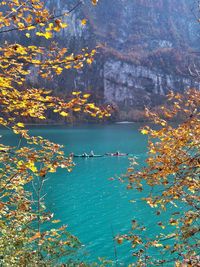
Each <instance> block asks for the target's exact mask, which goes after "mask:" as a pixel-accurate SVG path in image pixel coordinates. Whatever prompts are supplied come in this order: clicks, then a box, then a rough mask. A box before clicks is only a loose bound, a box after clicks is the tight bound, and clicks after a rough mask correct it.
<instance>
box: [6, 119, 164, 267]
mask: <svg viewBox="0 0 200 267" xmlns="http://www.w3.org/2000/svg"><path fill="white" fill-rule="evenodd" d="M140 127H141V125H140V124H137V123H135V124H124V125H123V124H114V125H88V126H76V127H61V126H57V127H56V126H54V127H43V128H41V127H40V128H39V127H38V128H32V129H31V133H32V134H34V135H41V136H43V137H46V138H48V139H49V140H51V141H54V142H57V143H59V144H63V145H64V146H65V152H66V153H70V152H74V153H75V154H82V153H83V152H87V153H89V152H90V151H91V150H93V151H94V153H95V154H104V153H106V152H115V151H120V152H124V153H131V154H133V155H135V156H137V157H138V160H139V161H140V162H142V161H144V160H145V157H146V145H147V139H146V137H145V136H143V135H141V134H140V132H139V128H140ZM1 134H2V135H3V137H2V139H4V140H5V141H6V142H11V143H12V144H14V143H15V140H14V139H13V137H12V135H11V134H10V133H9V132H8V131H4V130H1ZM2 141H3V140H2ZM74 161H75V164H76V166H75V167H74V169H73V172H71V173H66V172H65V171H63V170H59V171H58V173H56V174H52V175H50V176H49V180H48V181H47V182H46V185H45V190H46V191H47V197H46V201H47V208H48V209H49V210H51V212H53V213H54V219H60V220H61V223H60V224H58V226H60V225H63V224H67V225H68V230H69V231H70V232H71V233H72V234H74V235H76V236H77V237H78V238H79V239H80V241H81V242H82V244H83V247H82V249H81V250H80V252H79V253H78V257H79V258H80V259H81V260H89V261H95V260H97V258H98V257H105V258H107V259H111V260H116V258H117V259H118V262H119V263H121V264H120V265H121V266H128V263H130V262H131V260H132V255H131V254H132V250H131V245H130V244H128V243H127V242H125V243H123V244H122V245H119V244H116V243H114V242H113V237H114V236H115V235H117V234H125V233H128V232H129V231H130V230H131V220H133V219H139V220H140V222H141V223H144V224H145V226H147V228H148V230H147V231H145V232H144V235H146V236H149V237H150V236H151V235H153V234H154V233H155V232H158V231H160V227H159V226H158V225H157V221H158V220H160V219H161V218H155V217H156V216H155V210H153V209H151V208H150V207H149V206H148V205H146V203H145V202H144V201H142V200H140V199H141V197H142V196H143V195H144V193H139V192H137V191H135V190H127V189H126V185H125V184H123V183H120V182H119V180H118V177H119V176H120V175H122V174H123V173H125V172H126V169H127V167H128V166H129V159H128V157H118V158H117V157H102V158H86V159H84V158H75V159H74ZM110 178H115V179H114V180H113V179H110ZM136 200H139V201H136ZM135 201H136V202H135ZM167 216H168V214H167V213H166V214H164V217H166V219H167ZM115 250H116V253H115ZM155 253H156V252H155ZM168 266H169V265H168Z"/></svg>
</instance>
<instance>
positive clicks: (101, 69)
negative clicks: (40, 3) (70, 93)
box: [46, 0, 200, 109]
mask: <svg viewBox="0 0 200 267" xmlns="http://www.w3.org/2000/svg"><path fill="white" fill-rule="evenodd" d="M83 2H85V4H84V5H82V6H81V7H79V8H78V9H77V10H76V11H75V12H73V14H72V15H71V16H70V19H67V20H68V22H69V21H70V20H71V22H70V26H69V28H68V29H66V30H63V31H62V33H61V34H59V35H58V36H57V40H58V41H59V42H61V43H62V44H63V45H65V46H69V48H70V50H71V51H77V50H79V48H80V47H82V46H89V47H94V46H95V45H96V44H101V46H102V49H100V50H99V55H98V56H97V57H96V60H95V63H94V64H93V65H92V66H88V67H86V68H84V69H83V70H81V71H79V73H78V75H77V74H75V73H74V72H73V71H71V72H69V73H68V75H67V76H65V75H62V76H61V77H59V78H58V79H57V80H56V83H55V85H56V87H57V88H58V90H60V88H62V90H64V91H65V90H71V89H74V88H77V89H80V90H84V89H85V90H87V91H92V92H93V94H94V97H95V98H96V99H97V100H98V101H100V102H103V101H104V102H112V103H116V104H117V105H119V106H120V107H122V108H132V109H134V108H136V109H140V108H143V106H144V105H146V104H149V105H154V104H159V98H160V97H162V96H163V95H165V94H166V93H167V91H168V90H169V89H173V90H184V89H185V88H187V87H190V86H195V87H197V88H199V87H200V86H199V83H198V82H199V81H198V80H195V79H192V78H191V76H190V75H189V72H188V66H189V65H190V64H192V63H193V60H195V59H194V58H193V55H194V53H192V51H195V50H198V51H199V48H200V47H199V37H200V35H199V29H200V25H199V24H198V23H197V22H196V19H195V17H194V15H193V13H192V12H191V9H192V8H194V9H195V6H194V2H195V1H193V0H157V1H155V0H109V1H108V0H99V4H98V5H97V7H92V5H91V4H90V1H89V0H85V1H83ZM46 3H47V7H48V8H50V9H52V10H53V9H55V10H56V13H58V14H59V13H63V12H66V11H67V10H69V9H70V8H71V7H72V6H73V5H74V4H75V1H73V0H69V1H66V0H48V1H46ZM83 18H87V20H88V24H87V27H85V28H83V27H81V26H80V20H81V19H83ZM157 100H158V101H157Z"/></svg>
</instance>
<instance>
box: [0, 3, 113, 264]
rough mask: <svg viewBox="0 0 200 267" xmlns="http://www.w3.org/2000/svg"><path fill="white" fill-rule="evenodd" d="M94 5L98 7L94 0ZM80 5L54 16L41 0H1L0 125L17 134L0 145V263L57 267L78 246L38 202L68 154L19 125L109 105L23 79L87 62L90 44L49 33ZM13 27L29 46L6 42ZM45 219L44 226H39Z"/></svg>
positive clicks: (97, 113)
mask: <svg viewBox="0 0 200 267" xmlns="http://www.w3.org/2000/svg"><path fill="white" fill-rule="evenodd" d="M92 3H93V5H96V4H97V1H92ZM80 5H81V2H78V4H77V5H76V6H74V7H73V8H72V9H71V10H70V11H69V12H67V13H65V14H58V15H55V14H53V13H51V12H50V11H49V10H47V9H46V8H45V6H44V3H43V2H42V1H40V0H32V1H27V0H12V1H1V3H0V8H1V12H0V34H1V36H3V37H4V38H3V39H4V41H3V42H2V41H1V45H0V110H1V116H0V124H1V126H3V127H6V128H7V129H9V130H10V131H11V132H12V133H13V134H15V135H16V136H17V139H18V142H17V144H16V145H14V146H9V145H5V144H3V143H2V144H1V145H0V161H1V164H0V228H1V233H0V265H1V266H55V265H58V263H60V264H61V262H62V261H65V262H66V261H67V260H68V259H69V258H66V257H68V256H69V255H71V254H73V253H75V252H76V250H77V249H78V248H79V247H80V242H79V241H78V239H77V238H76V237H74V236H73V235H71V234H70V233H69V232H68V231H67V229H66V226H65V225H63V226H61V227H59V228H58V227H55V225H56V224H57V223H58V222H59V220H55V219H54V218H53V214H52V213H51V212H48V211H47V210H46V208H45V204H44V197H45V195H44V192H43V185H44V183H45V181H46V179H47V177H48V173H53V172H56V170H57V169H58V168H64V169H66V170H67V171H71V170H72V168H73V162H72V159H71V158H70V157H68V156H65V155H64V152H63V150H62V146H61V145H58V144H54V143H52V142H50V141H49V140H46V139H44V138H42V137H41V136H31V135H30V133H29V131H28V129H26V127H25V125H24V123H23V121H24V118H37V119H39V120H44V119H46V114H47V111H48V110H52V111H53V112H55V113H58V114H60V116H63V117H67V116H70V114H71V112H72V111H73V112H84V113H87V114H89V115H91V116H93V117H99V118H102V117H104V116H109V110H108V109H107V108H98V107H97V106H96V105H95V104H94V103H91V102H89V97H90V95H89V94H87V93H84V94H82V93H81V92H77V91H76V92H73V93H72V95H71V97H69V98H70V99H69V98H68V100H67V101H65V100H64V99H61V98H60V97H57V96H54V95H53V94H52V92H51V91H49V90H48V88H47V89H43V88H35V87H32V86H30V85H29V83H28V82H27V77H28V76H29V75H31V72H32V71H33V69H34V70H36V71H37V73H38V75H40V77H41V79H51V80H52V79H53V77H54V75H59V74H61V73H62V72H63V71H66V70H68V69H70V68H74V69H79V68H82V67H83V65H84V64H91V63H92V61H93V56H94V55H95V53H96V50H95V49H93V50H92V51H88V49H87V48H85V49H84V48H83V49H82V50H81V51H80V54H78V55H74V54H70V53H68V50H67V48H60V47H59V45H58V44H57V43H56V42H55V39H53V37H54V33H55V32H59V31H60V30H61V29H63V28H65V27H68V25H67V24H66V23H65V22H64V18H65V16H69V15H70V13H71V12H73V10H74V9H75V8H78V7H79V6H80ZM14 32H17V33H18V34H21V35H22V36H23V38H22V39H27V42H25V43H27V45H24V44H23V43H11V42H10V40H11V38H10V34H11V33H14ZM34 35H36V36H38V38H43V39H45V40H46V42H44V43H45V46H44V47H42V46H37V45H33V44H31V42H32V39H31V38H32V36H34ZM51 39H52V40H51ZM41 43H42V42H41ZM44 223H47V224H48V229H49V230H44V227H43V224H44ZM69 266H70V265H69ZM71 266H74V265H73V264H71ZM76 266H78V263H77V264H76Z"/></svg>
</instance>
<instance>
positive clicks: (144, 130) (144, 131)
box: [141, 129, 149, 134]
mask: <svg viewBox="0 0 200 267" xmlns="http://www.w3.org/2000/svg"><path fill="white" fill-rule="evenodd" d="M141 133H142V134H148V133H149V132H148V131H147V130H146V129H143V130H142V131H141Z"/></svg>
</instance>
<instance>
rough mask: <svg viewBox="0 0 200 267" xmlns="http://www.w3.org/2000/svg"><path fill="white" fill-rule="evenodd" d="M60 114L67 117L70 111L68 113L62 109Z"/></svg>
mask: <svg viewBox="0 0 200 267" xmlns="http://www.w3.org/2000/svg"><path fill="white" fill-rule="evenodd" d="M60 115H61V116H63V117H67V116H68V115H69V113H67V112H65V111H62V112H61V113H60Z"/></svg>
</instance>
